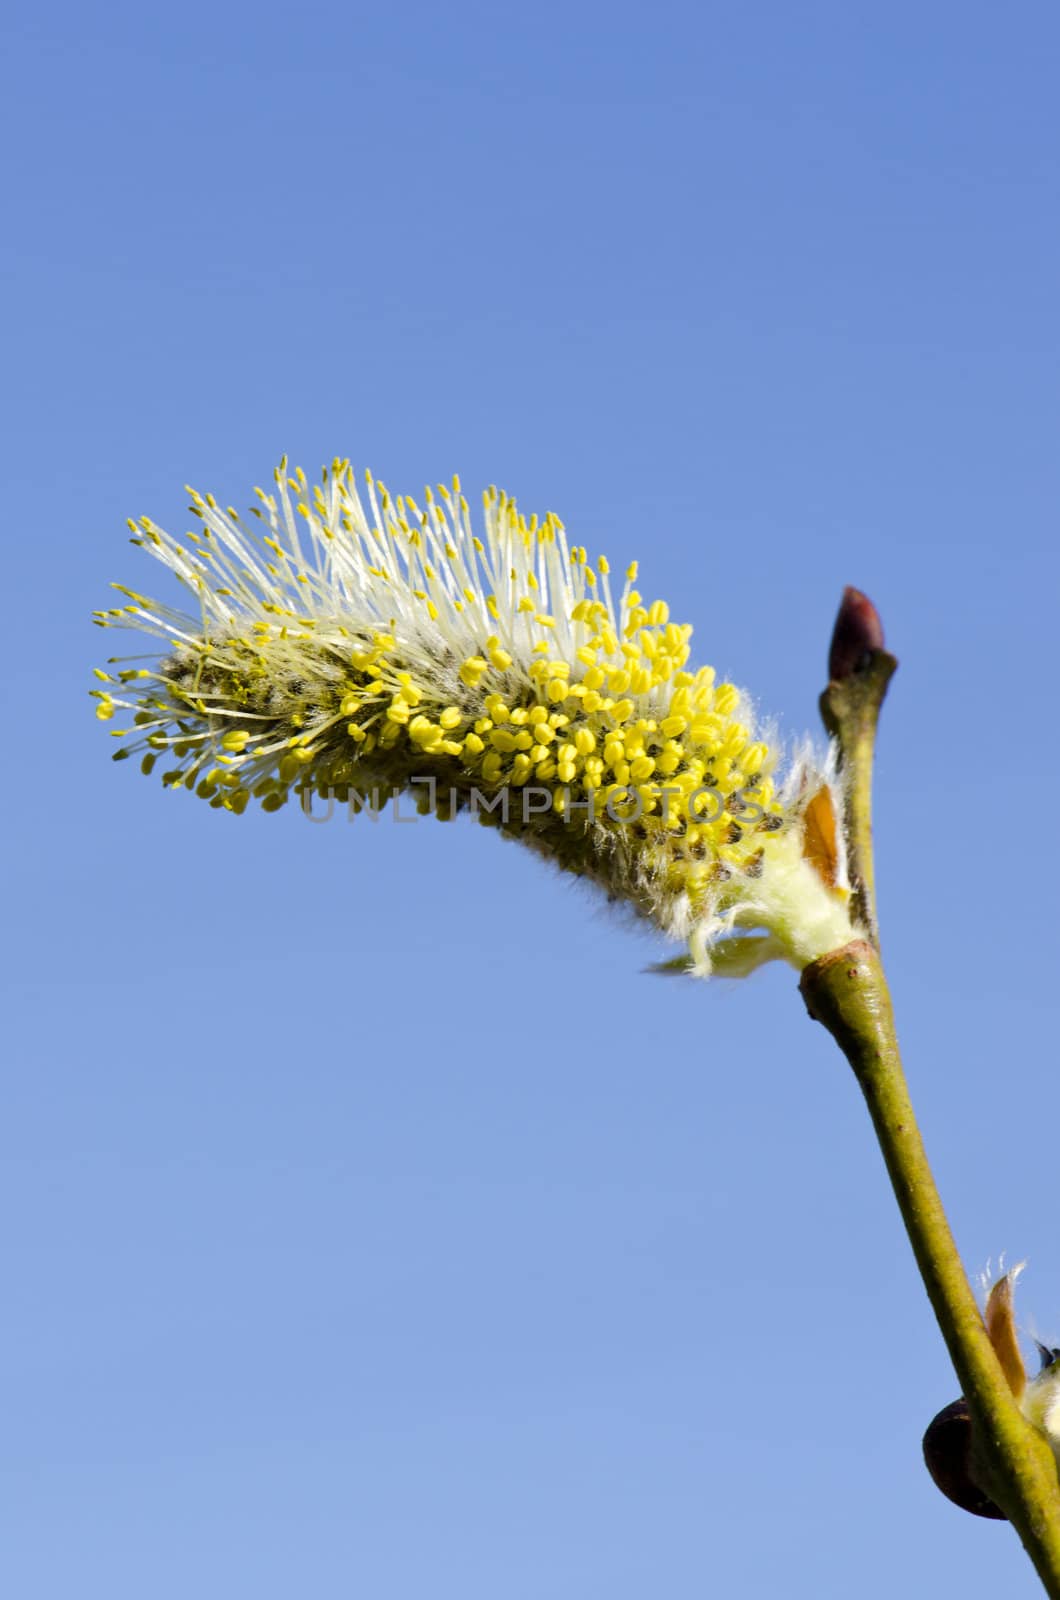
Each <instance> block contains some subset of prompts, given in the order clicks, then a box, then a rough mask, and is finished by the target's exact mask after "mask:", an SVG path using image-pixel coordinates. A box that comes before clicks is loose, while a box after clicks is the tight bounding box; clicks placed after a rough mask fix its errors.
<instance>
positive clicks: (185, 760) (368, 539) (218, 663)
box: [94, 461, 790, 926]
mask: <svg viewBox="0 0 1060 1600" xmlns="http://www.w3.org/2000/svg"><path fill="white" fill-rule="evenodd" d="M191 494H192V504H191V510H192V512H193V513H194V515H195V517H196V518H197V519H198V523H199V527H198V529H197V530H195V531H193V532H191V533H189V534H188V535H187V536H186V541H185V542H178V541H176V540H174V539H172V538H171V537H170V536H169V535H167V534H166V533H164V532H163V530H162V529H160V528H158V527H157V526H156V525H155V524H154V523H153V522H152V521H150V519H148V518H144V519H142V520H141V521H140V522H139V523H134V524H131V526H132V528H133V532H134V536H135V537H134V542H136V543H138V544H140V545H142V546H143V547H144V548H146V549H147V550H148V551H149V552H150V553H151V554H153V555H155V556H156V557H157V558H158V559H160V560H161V561H162V562H163V563H164V564H165V565H167V566H168V567H169V568H170V569H171V570H172V571H173V572H174V573H175V574H176V576H177V577H178V578H179V579H180V580H181V581H182V582H183V583H184V585H185V586H186V587H187V588H188V589H190V590H191V591H192V592H193V594H194V596H195V600H196V602H197V605H196V609H197V613H198V615H197V617H196V618H195V619H194V620H193V619H191V618H189V617H188V616H186V615H184V614H183V613H180V612H177V611H173V610H171V609H170V608H168V607H165V606H162V605H159V604H158V603H156V602H154V601H151V600H148V599H147V598H146V597H144V596H142V595H140V594H137V593H135V592H133V591H131V590H128V589H120V592H121V593H122V594H123V596H124V603H123V604H121V605H119V606H117V607H114V608H112V609H110V610H107V611H103V612H99V613H97V616H96V620H97V621H98V622H99V623H100V625H102V626H104V627H112V626H124V627H129V626H133V627H137V628H141V629H145V630H146V631H148V632H151V633H153V634H155V635H156V636H157V637H158V638H159V639H160V640H161V641H162V643H161V648H160V654H161V656H162V659H161V661H160V663H159V665H157V666H156V667H155V668H154V669H153V670H150V671H147V670H145V669H143V668H139V667H136V668H131V669H127V670H123V669H121V667H120V663H114V662H112V663H110V664H109V665H110V666H111V667H112V668H115V667H116V670H111V671H109V672H106V673H104V672H100V673H98V674H97V676H99V677H100V678H101V679H102V680H103V687H101V688H99V689H97V690H95V691H94V693H95V694H96V696H97V699H98V702H99V704H98V707H97V715H98V716H99V717H100V718H101V719H103V720H109V719H110V718H111V717H112V716H113V715H114V713H115V712H116V711H117V710H121V711H122V713H124V714H127V715H128V716H129V717H130V718H131V722H130V725H129V726H128V727H123V728H121V729H118V730H116V733H115V737H117V738H118V739H120V740H121V741H122V743H121V748H120V749H119V750H118V751H117V753H116V757H115V759H121V758H125V757H128V756H130V755H133V754H134V753H141V754H142V762H141V765H142V767H143V770H144V771H145V772H149V771H151V770H152V768H153V767H154V766H155V764H156V762H157V761H159V759H162V758H165V759H166V761H167V764H166V766H165V768H164V770H163V773H162V776H163V781H164V782H165V783H166V784H167V785H169V786H170V787H173V788H188V789H193V790H194V792H195V793H196V794H198V795H199V796H201V797H202V798H203V799H205V800H207V801H208V802H209V803H210V805H212V806H214V807H215V808H223V809H225V810H228V811H233V812H236V813H239V812H242V811H243V810H245V808H246V806H247V805H248V804H249V802H250V800H251V799H252V798H254V799H257V800H258V801H260V803H261V805H262V807H263V808H264V809H265V810H266V811H275V810H278V809H279V808H280V807H281V806H283V805H284V803H285V802H286V801H287V799H288V797H289V795H290V793H291V791H292V790H298V791H301V792H303V793H304V792H306V791H313V792H326V791H330V792H332V793H337V794H338V795H339V796H340V797H344V796H347V795H349V794H350V792H351V791H353V792H354V793H355V795H356V796H359V797H363V796H365V795H367V794H369V793H371V792H372V791H375V793H376V796H377V798H378V796H379V795H380V794H381V793H382V794H384V795H390V794H394V793H397V792H399V791H402V790H406V789H412V790H413V792H417V793H418V794H419V796H420V802H421V808H422V807H424V806H426V807H428V808H430V807H433V809H434V810H435V811H436V812H437V813H438V814H439V815H441V816H446V815H451V814H452V812H453V811H454V810H459V809H462V808H465V807H469V806H470V807H472V808H474V807H475V806H476V803H477V802H476V797H480V798H481V797H488V798H490V799H493V800H495V799H496V797H498V796H499V795H500V794H501V793H502V791H503V792H505V793H506V794H507V805H506V807H504V808H501V807H498V806H495V807H494V808H493V809H492V810H490V811H488V812H485V813H484V815H483V820H485V821H490V822H493V823H495V824H499V825H500V826H501V827H502V828H504V829H505V830H506V831H508V832H510V833H512V834H517V835H519V836H520V837H521V838H524V839H526V840H527V841H528V842H530V843H532V844H534V845H535V846H536V847H537V848H539V849H541V850H542V851H543V852H545V853H546V854H548V855H550V856H552V857H554V858H555V859H557V860H558V861H559V862H560V864H561V865H563V866H566V867H568V868H570V869H571V870H573V871H576V872H578V873H581V874H585V875H588V876H590V877H592V878H595V879H597V880H598V881H600V882H602V883H603V884H604V885H605V886H606V887H607V888H608V889H609V891H610V892H611V893H613V894H615V895H619V896H621V897H623V898H626V899H629V900H631V901H632V902H633V903H634V904H635V905H636V906H637V907H638V908H639V909H640V910H642V911H644V912H645V913H646V914H649V915H651V916H653V917H654V918H655V919H656V920H657V921H659V922H660V923H661V924H663V925H664V926H667V925H671V924H674V923H675V922H676V921H680V920H681V918H682V917H683V918H684V920H685V921H686V922H687V920H688V916H689V914H691V915H693V916H694V915H696V914H698V913H699V911H700V910H701V909H702V908H703V907H716V906H717V905H719V904H721V905H724V904H726V903H729V902H730V901H731V899H732V896H733V894H734V893H735V892H736V884H735V882H734V880H737V879H743V880H745V881H746V880H748V879H754V878H756V877H757V876H758V875H759V874H760V873H761V871H762V869H763V863H764V861H765V860H766V859H767V857H768V853H769V851H770V850H771V849H772V848H775V847H776V846H778V845H779V844H780V837H779V836H780V834H781V833H782V831H783V829H784V825H785V821H786V820H787V819H788V818H789V816H790V813H789V812H788V811H787V810H786V808H785V807H784V806H783V805H782V804H781V801H780V800H779V799H778V798H777V795H776V792H775V786H774V779H773V776H772V774H773V770H774V767H775V757H774V756H773V755H772V754H771V753H770V751H769V749H768V748H767V746H766V744H764V743H762V742H761V741H760V740H759V739H757V738H756V737H755V736H754V734H753V732H752V730H751V728H750V726H749V719H748V717H747V715H746V713H745V712H743V711H742V701H741V696H740V693H739V691H738V690H737V689H736V688H734V686H733V685H732V684H729V683H721V684H718V683H716V682H715V678H714V673H713V671H712V670H711V669H710V668H701V669H699V670H698V671H693V670H690V669H689V667H688V665H687V663H688V659H689V641H690V637H691V632H692V630H691V628H690V627H689V626H687V625H682V624H677V623H674V622H671V620H670V617H669V611H668V608H667V607H666V605H665V604H664V603H663V602H662V601H659V600H657V601H654V602H652V603H650V604H648V603H645V602H644V600H643V599H642V597H641V594H640V592H639V590H638V589H637V588H636V576H637V574H636V567H635V565H634V566H631V567H630V568H629V569H628V571H627V572H626V575H625V584H624V588H623V590H622V593H621V597H620V600H619V602H618V604H617V605H616V604H615V602H614V601H613V599H612V591H611V582H610V569H609V566H608V563H607V561H606V559H605V558H603V557H600V558H599V559H598V560H597V561H596V562H595V564H594V563H592V562H590V560H589V557H588V555H587V552H586V551H585V549H584V548H582V547H579V546H574V547H570V548H569V547H568V545H567V542H566V537H565V533H564V529H563V525H562V523H561V522H560V521H559V519H558V518H557V517H555V516H553V515H549V516H547V517H545V518H544V519H543V520H538V519H537V518H529V519H528V518H526V517H524V516H522V515H521V514H520V513H519V511H518V508H517V507H516V504H515V502H514V501H513V500H511V499H510V498H509V497H507V496H506V495H503V494H500V493H498V491H497V490H495V489H490V490H489V491H488V493H487V494H486V495H485V496H484V511H485V538H484V539H480V538H479V537H478V536H477V535H476V534H475V533H474V531H473V530H472V527H471V522H470V517H469V513H468V506H467V502H466V500H465V499H464V497H463V495H462V494H461V491H460V485H459V481H458V480H455V479H454V481H453V484H452V487H451V488H449V487H441V488H440V489H439V490H438V492H437V494H433V493H432V492H431V491H429V490H428V491H427V492H426V497H425V505H424V507H423V508H422V509H421V508H420V507H419V506H418V505H417V504H416V503H415V502H414V501H412V500H411V499H408V498H398V499H396V500H394V499H391V497H390V496H389V494H388V493H387V491H386V490H385V488H384V487H383V486H382V485H381V484H377V483H375V482H374V481H373V480H372V478H371V476H370V475H369V476H368V479H367V493H366V500H364V501H362V499H361V496H360V494H359V493H358V490H357V488H356V485H355V482H354V478H353V474H352V472H351V469H350V466H349V463H348V462H345V461H337V462H335V463H334V464H333V467H332V469H331V470H330V471H327V470H326V471H325V472H324V474H323V479H322V482H321V483H320V484H319V485H317V486H315V487H314V488H312V489H311V488H310V486H309V484H308V482H307V480H306V477H305V474H304V473H302V472H301V471H300V470H298V471H295V472H294V473H293V474H291V475H288V470H287V466H286V463H282V464H281V467H280V469H279V470H278V471H277V474H276V491H275V493H272V494H266V493H265V492H264V491H262V490H258V491H257V495H258V501H259V504H258V506H256V507H255V508H254V510H255V515H256V516H257V517H258V518H259V520H260V521H261V522H262V523H263V524H264V527H263V528H262V529H261V530H260V534H259V535H258V536H257V537H254V536H252V535H251V534H250V532H248V530H247V529H246V528H245V527H244V525H243V524H242V522H241V520H240V518H239V517H238V515H237V514H236V512H235V511H233V510H231V509H229V510H228V511H222V509H221V508H220V507H219V505H218V504H217V502H216V501H215V500H214V499H213V497H212V496H202V495H199V494H198V493H195V492H194V491H191ZM116 587H119V588H120V586H116ZM417 780H418V783H417ZM427 780H432V782H431V783H430V784H428V781H427ZM414 786H415V787H414ZM532 791H535V792H536V793H535V796H534V798H533V800H532V801H530V796H531V792H532ZM528 802H529V803H528ZM726 885H730V887H725V886H726ZM679 905H680V906H682V907H683V908H684V910H683V911H681V912H678V911H677V910H676V908H677V907H678V906H679Z"/></svg>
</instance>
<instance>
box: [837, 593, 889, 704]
mask: <svg viewBox="0 0 1060 1600" xmlns="http://www.w3.org/2000/svg"><path fill="white" fill-rule="evenodd" d="M882 649H883V623H882V622H881V621H880V614H879V612H878V611H877V610H876V607H875V606H874V605H873V603H872V601H871V600H870V599H869V597H868V595H867V594H862V592H861V590H860V589H852V588H850V586H849V585H848V586H847V588H845V589H844V590H843V599H842V601H841V603H840V606H839V614H838V616H837V617H836V619H835V628H834V629H833V631H832V648H831V649H830V650H829V652H828V676H829V677H830V678H831V679H832V681H833V682H838V681H839V680H840V679H842V678H850V677H852V676H853V674H854V673H855V672H858V671H860V669H861V668H862V667H864V666H865V665H866V663H867V662H868V660H869V658H870V657H871V656H872V654H873V652H874V651H876V650H882Z"/></svg>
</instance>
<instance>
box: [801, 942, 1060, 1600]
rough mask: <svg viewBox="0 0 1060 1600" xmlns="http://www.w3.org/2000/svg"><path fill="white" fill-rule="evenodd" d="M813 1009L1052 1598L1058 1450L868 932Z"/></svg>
mask: <svg viewBox="0 0 1060 1600" xmlns="http://www.w3.org/2000/svg"><path fill="white" fill-rule="evenodd" d="M800 989H801V991H802V994H803V998H804V999H805V1001H806V1006H807V1010H808V1011H809V1013H810V1015H811V1017H813V1018H815V1020H816V1021H818V1022H821V1023H823V1024H824V1026H825V1027H826V1028H827V1029H828V1031H829V1032H830V1033H831V1034H832V1036H833V1038H834V1039H835V1041H836V1043H837V1044H838V1045H839V1047H840V1049H841V1050H842V1051H843V1053H844V1055H845V1056H846V1058H847V1060H848V1061H849V1062H850V1065H851V1066H852V1067H853V1069H854V1074H855V1076H856V1078H857V1080H858V1083H859V1085H860V1086H861V1090H862V1093H863V1094H864V1096H865V1100H866V1103H867V1105H868V1108H869V1114H870V1116H871V1117H872V1123H873V1127H874V1128H875V1130H876V1136H877V1138H878V1140H879V1143H880V1148H881V1150H882V1152H883V1158H884V1160H885V1162H886V1163H887V1171H888V1173H889V1174H890V1178H891V1183H892V1185H893V1188H894V1193H895V1197H896V1199H897V1201H898V1208H899V1210H900V1211H901V1214H902V1220H903V1222H904V1223H905V1227H906V1232H907V1233H908V1235H909V1241H910V1243H911V1244H912V1246H913V1253H914V1255H915V1256H916V1261H917V1266H918V1267H919V1268H920V1275H921V1277H922V1278H923V1280H924V1287H925V1288H926V1290H927V1293H928V1298H929V1300H930V1301H931V1305H932V1308H933V1309H934V1312H935V1316H936V1318H937V1319H938V1324H939V1327H940V1328H941V1330H942V1335H943V1338H944V1339H945V1341H946V1346H947V1348H948V1350H949V1352H950V1357H951V1359H952V1361H953V1365H954V1367H955V1369H956V1372H957V1376H958V1378H959V1379H960V1383H961V1387H962V1389H963V1391H964V1395H965V1398H966V1399H967V1401H968V1407H969V1411H970V1413H971V1418H972V1428H973V1437H974V1439H975V1448H976V1466H977V1476H978V1477H980V1478H981V1479H982V1480H983V1483H984V1487H987V1488H988V1489H989V1493H990V1495H991V1497H992V1498H993V1499H994V1500H995V1501H996V1502H997V1504H998V1505H999V1506H1000V1507H1001V1509H1002V1510H1003V1511H1004V1512H1005V1515H1006V1516H1007V1517H1008V1519H1009V1521H1010V1522H1011V1523H1012V1524H1013V1526H1014V1527H1015V1528H1016V1530H1017V1531H1018V1533H1019V1536H1020V1538H1021V1539H1022V1540H1023V1544H1024V1547H1025V1548H1026V1550H1027V1553H1028V1555H1029V1556H1030V1558H1031V1560H1032V1561H1033V1562H1034V1565H1035V1568H1036V1570H1037V1572H1038V1576H1039V1577H1040V1578H1041V1580H1042V1583H1043V1585H1044V1586H1045V1591H1046V1593H1047V1594H1048V1595H1049V1596H1050V1597H1051V1600H1060V1489H1058V1485H1057V1473H1056V1463H1055V1460H1054V1457H1053V1453H1052V1450H1051V1449H1050V1448H1049V1445H1048V1443H1047V1442H1046V1440H1045V1439H1044V1438H1043V1437H1042V1435H1041V1434H1040V1433H1038V1431H1037V1430H1036V1429H1035V1428H1033V1427H1032V1426H1031V1424H1030V1423H1028V1422H1027V1421H1026V1420H1025V1419H1024V1417H1023V1415H1022V1413H1021V1411H1020V1409H1019V1406H1018V1405H1017V1404H1016V1401H1015V1400H1014V1399H1013V1396H1012V1393H1011V1390H1010V1389H1009V1386H1008V1383H1007V1381H1006V1379H1005V1375H1004V1373H1003V1372H1002V1370H1001V1366H1000V1363H999V1362H998V1359H997V1356H996V1355H995V1354H994V1350H993V1346H992V1345H991V1343H990V1340H989V1338H988V1337H987V1333H986V1328H985V1326H984V1324H983V1319H982V1316H981V1315H980V1312H979V1307H978V1305H977V1304H976V1300H975V1296H974V1294H973V1293H972V1290H971V1287H970V1286H969V1283H968V1279H967V1277H966V1276H965V1273H964V1269H963V1268H962V1266H961V1260H960V1256H959V1255H958V1252H957V1246H956V1244H955V1243H954V1239H953V1235H952V1233H951V1232H950V1227H949V1223H948V1222H947V1220H946V1213H945V1212H944V1210H943V1208H942V1201H941V1199H940V1198H939V1193H938V1190H937V1188H936V1187H935V1180H934V1178H933V1177H932V1174H931V1168H930V1166H929V1165H928V1159H927V1155H926V1153H925V1151H924V1146H923V1142H922V1140H921V1138H920V1132H919V1129H918V1128H917V1123H916V1117H915V1115H914V1113H913V1107H912V1103H911V1101H910V1099H909V1091H908V1088H907V1086H906V1080H905V1074H904V1072H903V1071H902V1063H901V1059H900V1057H899V1054H898V1044H897V1040H896V1037H895V1031H894V1015H893V1012H892V1009H891V1001H890V996H889V994H888V990H887V983H886V979H885V978H884V975H883V969H882V967H881V965H880V960H879V956H878V955H877V954H876V952H875V950H873V948H872V946H871V945H870V944H868V943H867V942H866V941H864V940H856V941H855V942H854V943H853V944H850V945H848V946H847V947H846V948H845V949H843V950H836V951H834V952H832V954H830V955H827V956H823V957H822V958H821V959H820V960H819V961H815V962H814V963H813V964H812V965H811V966H809V967H807V968H806V970H805V971H804V973H803V975H802V980H801V983H800Z"/></svg>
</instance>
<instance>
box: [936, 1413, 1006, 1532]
mask: <svg viewBox="0 0 1060 1600" xmlns="http://www.w3.org/2000/svg"><path fill="white" fill-rule="evenodd" d="M924 1465H925V1466H926V1467H927V1469H928V1471H929V1472H930V1474H931V1476H932V1478H933V1479H934V1482H935V1487H936V1488H938V1489H941V1490H942V1493H943V1494H944V1495H945V1496H946V1499H947V1500H952V1501H953V1504H954V1505H955V1506H960V1508H961V1510H962V1511H970V1512H971V1513H972V1515H973V1516H976V1517H992V1518H993V1519H994V1520H995V1521H997V1522H1007V1521H1008V1518H1007V1517H1006V1516H1005V1513H1004V1512H1003V1511H1002V1510H1001V1509H1000V1508H999V1507H998V1506H996V1505H995V1504H994V1502H993V1501H992V1500H991V1498H990V1496H989V1495H988V1494H985V1493H984V1492H983V1490H982V1489H980V1487H979V1485H978V1484H977V1483H976V1481H975V1479H974V1478H973V1476H972V1419H971V1417H970V1416H969V1413H968V1402H967V1400H954V1402H953V1404H952V1405H948V1406H944V1407H943V1409H942V1410H941V1411H940V1412H939V1414H938V1416H937V1417H935V1418H934V1420H933V1421H932V1422H931V1423H930V1424H929V1426H928V1430H927V1432H926V1433H925V1435H924Z"/></svg>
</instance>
